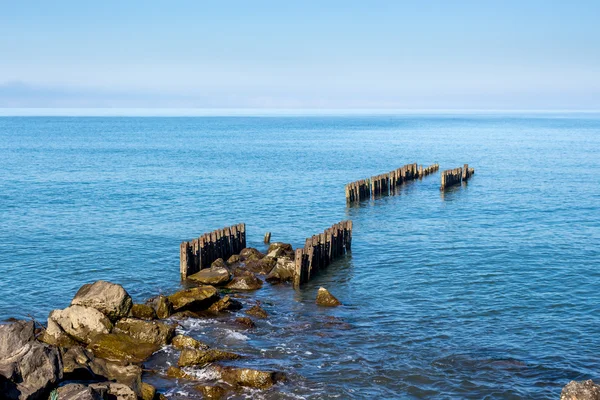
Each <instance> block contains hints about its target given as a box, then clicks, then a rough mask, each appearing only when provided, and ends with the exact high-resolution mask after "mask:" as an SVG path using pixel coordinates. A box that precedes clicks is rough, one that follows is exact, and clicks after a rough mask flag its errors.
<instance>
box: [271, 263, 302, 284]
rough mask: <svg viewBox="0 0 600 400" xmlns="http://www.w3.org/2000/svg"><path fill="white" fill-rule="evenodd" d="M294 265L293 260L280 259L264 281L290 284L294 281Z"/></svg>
mask: <svg viewBox="0 0 600 400" xmlns="http://www.w3.org/2000/svg"><path fill="white" fill-rule="evenodd" d="M295 268H296V264H295V262H294V260H293V259H291V258H287V257H281V258H278V259H277V263H276V264H275V266H274V267H273V269H272V270H271V271H270V272H269V274H268V275H267V277H266V278H265V280H266V281H267V282H269V283H281V282H291V281H292V280H293V279H294V271H295Z"/></svg>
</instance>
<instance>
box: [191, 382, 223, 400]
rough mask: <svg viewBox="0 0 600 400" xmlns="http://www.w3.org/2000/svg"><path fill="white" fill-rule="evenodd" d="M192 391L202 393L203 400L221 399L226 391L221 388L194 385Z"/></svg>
mask: <svg viewBox="0 0 600 400" xmlns="http://www.w3.org/2000/svg"><path fill="white" fill-rule="evenodd" d="M194 389H196V390H197V391H199V392H200V393H202V397H203V398H205V399H216V400H219V399H222V398H223V397H224V396H225V393H227V391H226V390H225V389H223V388H222V387H221V386H209V385H196V386H194Z"/></svg>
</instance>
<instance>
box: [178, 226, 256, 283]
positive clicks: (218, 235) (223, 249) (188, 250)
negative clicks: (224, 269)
mask: <svg viewBox="0 0 600 400" xmlns="http://www.w3.org/2000/svg"><path fill="white" fill-rule="evenodd" d="M245 247H246V224H243V223H242V224H237V225H233V226H229V227H226V228H222V229H217V230H215V231H212V232H208V233H205V234H203V235H201V236H200V237H198V238H197V239H193V240H191V241H189V242H182V243H181V246H180V249H179V270H180V272H181V278H182V279H185V278H187V277H188V276H189V275H192V274H194V273H196V272H198V271H200V270H201V269H203V268H208V267H210V265H211V264H212V263H213V262H214V261H215V260H217V259H218V258H222V259H223V260H227V259H228V258H229V257H231V256H232V255H234V254H239V253H240V252H241V251H242V249H244V248H245Z"/></svg>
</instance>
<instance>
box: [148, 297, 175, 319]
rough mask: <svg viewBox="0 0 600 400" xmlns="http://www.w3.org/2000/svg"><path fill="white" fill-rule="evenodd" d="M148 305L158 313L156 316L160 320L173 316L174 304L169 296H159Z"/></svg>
mask: <svg viewBox="0 0 600 400" xmlns="http://www.w3.org/2000/svg"><path fill="white" fill-rule="evenodd" d="M148 304H149V305H150V306H151V307H152V308H154V311H156V316H157V317H158V318H160V319H165V318H169V317H170V316H171V314H173V304H171V302H170V301H169V298H168V297H167V296H163V295H159V296H156V297H154V298H153V299H150V300H149V301H148Z"/></svg>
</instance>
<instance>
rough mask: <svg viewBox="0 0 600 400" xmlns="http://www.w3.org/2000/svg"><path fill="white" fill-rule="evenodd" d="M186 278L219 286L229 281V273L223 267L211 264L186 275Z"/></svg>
mask: <svg viewBox="0 0 600 400" xmlns="http://www.w3.org/2000/svg"><path fill="white" fill-rule="evenodd" d="M219 260H220V259H219ZM187 279H188V280H190V281H192V282H196V283H199V284H202V285H213V286H220V285H225V284H226V283H227V282H229V280H230V279H231V274H230V273H229V270H228V269H227V268H225V267H220V266H212V267H210V268H206V269H202V270H200V271H199V272H196V273H195V274H193V275H190V276H188V277H187Z"/></svg>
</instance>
